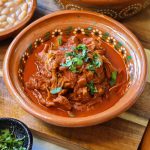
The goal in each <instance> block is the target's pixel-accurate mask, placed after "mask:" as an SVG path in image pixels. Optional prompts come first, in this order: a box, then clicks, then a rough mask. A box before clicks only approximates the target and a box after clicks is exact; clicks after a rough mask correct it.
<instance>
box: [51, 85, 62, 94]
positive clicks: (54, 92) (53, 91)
mask: <svg viewBox="0 0 150 150" xmlns="http://www.w3.org/2000/svg"><path fill="white" fill-rule="evenodd" d="M61 90H62V87H57V88H55V89H52V90H51V91H50V93H51V94H57V93H59V92H60V91H61Z"/></svg>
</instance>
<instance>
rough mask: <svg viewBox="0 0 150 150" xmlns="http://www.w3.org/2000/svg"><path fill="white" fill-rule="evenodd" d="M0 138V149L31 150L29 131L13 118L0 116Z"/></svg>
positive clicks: (31, 138)
mask: <svg viewBox="0 0 150 150" xmlns="http://www.w3.org/2000/svg"><path fill="white" fill-rule="evenodd" d="M0 139H1V144H0V149H20V150H32V143H33V137H32V134H31V131H30V130H29V128H28V127H27V126H26V125H25V124H24V123H22V122H21V121H19V120H16V119H14V118H0ZM4 147H5V148H4Z"/></svg>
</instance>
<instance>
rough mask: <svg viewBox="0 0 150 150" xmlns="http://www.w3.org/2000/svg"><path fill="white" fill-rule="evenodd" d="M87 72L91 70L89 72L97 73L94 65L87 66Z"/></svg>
mask: <svg viewBox="0 0 150 150" xmlns="http://www.w3.org/2000/svg"><path fill="white" fill-rule="evenodd" d="M87 70H89V71H95V67H94V65H92V64H91V65H88V66H87Z"/></svg>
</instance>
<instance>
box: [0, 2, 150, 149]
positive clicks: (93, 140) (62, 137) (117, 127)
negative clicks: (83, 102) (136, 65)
mask: <svg viewBox="0 0 150 150" xmlns="http://www.w3.org/2000/svg"><path fill="white" fill-rule="evenodd" d="M58 9H59V8H58V7H57V5H56V4H55V2H54V0H42V1H41V0H38V8H37V10H36V13H35V15H34V18H33V20H35V19H37V18H38V17H40V16H43V15H45V14H47V13H51V12H52V11H56V10H58ZM141 15H143V16H144V17H145V19H143V20H142V16H141ZM148 17H149V19H148ZM137 18H139V19H140V21H138V19H137ZM141 21H142V22H143V23H142V22H141ZM124 24H125V25H126V26H128V27H129V28H130V29H131V30H132V31H134V33H135V34H136V35H138V36H139V38H140V39H141V41H142V43H143V44H144V46H146V47H147V48H149V49H150V36H148V35H150V13H149V9H147V10H145V11H144V12H143V13H142V14H140V15H138V16H135V17H133V18H132V19H129V20H126V21H124ZM135 26H136V28H135ZM148 26H149V27H148ZM142 33H143V34H142ZM10 42H11V39H9V40H5V41H3V42H0V117H13V118H17V119H19V120H21V121H23V122H24V123H25V124H27V125H28V126H29V128H30V129H31V130H32V131H33V133H35V134H37V135H38V136H40V137H42V138H45V139H47V140H48V141H50V142H54V143H56V144H59V145H61V146H63V147H66V148H68V149H70V150H75V149H79V150H120V149H121V150H136V149H138V147H139V144H140V142H141V139H142V137H143V134H144V131H145V129H146V126H147V123H148V120H149V118H150V92H149V91H150V79H149V78H148V80H147V81H148V82H147V83H146V87H145V89H144V92H143V94H142V95H141V96H140V98H139V99H138V100H137V102H136V104H135V105H134V106H133V107H132V108H130V109H129V110H128V111H127V112H125V113H123V114H121V115H120V116H119V117H118V118H115V119H112V120H111V121H108V122H106V123H103V124H100V125H96V126H92V127H85V128H62V127H56V126H53V125H50V124H47V123H45V122H43V121H41V120H39V119H37V118H35V117H33V116H31V115H30V114H28V113H27V112H25V111H24V110H23V109H22V108H21V107H20V106H19V105H18V104H17V102H16V101H15V100H14V99H13V98H12V97H11V96H10V94H9V93H8V91H7V89H6V87H5V84H4V82H3V78H2V63H3V58H4V55H5V52H6V50H7V47H8V46H9V44H10ZM146 52H147V56H148V60H149V69H150V51H148V50H146ZM149 71H150V70H149ZM148 77H150V72H149V75H148ZM145 150H146V149H145Z"/></svg>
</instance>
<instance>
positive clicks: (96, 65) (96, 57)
mask: <svg viewBox="0 0 150 150" xmlns="http://www.w3.org/2000/svg"><path fill="white" fill-rule="evenodd" d="M99 57H100V56H99V55H98V54H97V53H94V54H93V59H92V60H91V62H90V65H88V67H87V69H88V70H90V71H95V69H96V68H99V67H100V66H101V65H102V62H101V61H100V59H99Z"/></svg>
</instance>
